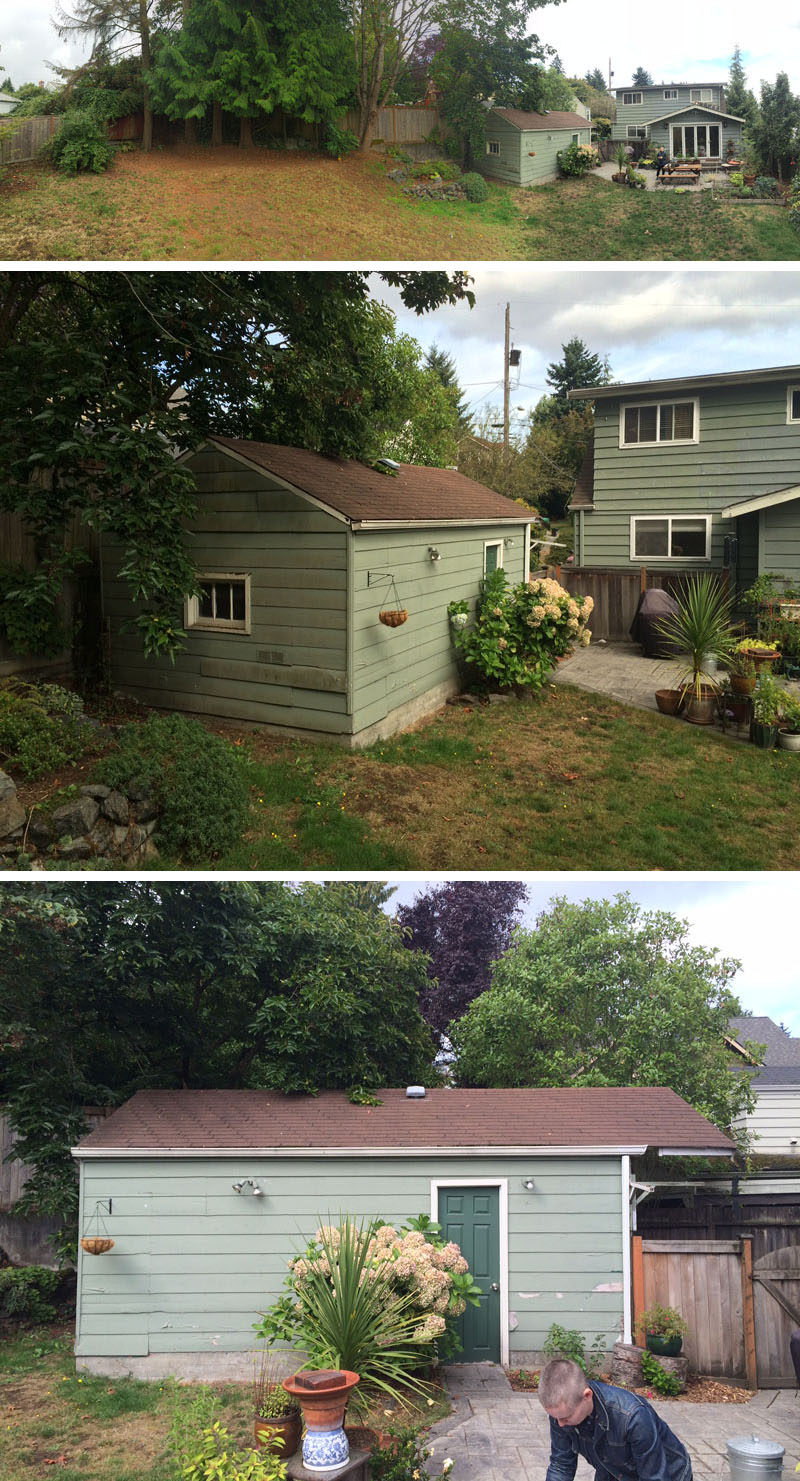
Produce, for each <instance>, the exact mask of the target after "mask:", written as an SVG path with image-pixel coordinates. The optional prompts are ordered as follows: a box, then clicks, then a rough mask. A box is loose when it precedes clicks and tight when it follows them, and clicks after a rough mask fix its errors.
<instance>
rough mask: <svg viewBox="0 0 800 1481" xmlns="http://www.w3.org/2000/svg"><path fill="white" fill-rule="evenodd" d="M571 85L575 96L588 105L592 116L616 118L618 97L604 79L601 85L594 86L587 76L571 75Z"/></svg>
mask: <svg viewBox="0 0 800 1481" xmlns="http://www.w3.org/2000/svg"><path fill="white" fill-rule="evenodd" d="M569 85H570V87H571V88H572V91H573V92H574V94H575V96H576V97H577V98H580V101H581V102H582V103H586V104H587V105H588V107H589V110H590V112H591V115H592V118H612V119H613V118H616V116H617V104H616V99H615V98H614V96H613V94H612V93H610V92H609V91H608V88H607V86H606V84H605V82H604V81H603V82H601V85H600V87H592V86H591V85H590V84H589V83H588V82H587V81H586V78H585V77H570V78H569Z"/></svg>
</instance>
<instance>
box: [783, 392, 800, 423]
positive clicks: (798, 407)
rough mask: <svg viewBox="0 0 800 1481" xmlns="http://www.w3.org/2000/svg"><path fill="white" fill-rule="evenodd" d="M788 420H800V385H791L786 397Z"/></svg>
mask: <svg viewBox="0 0 800 1481" xmlns="http://www.w3.org/2000/svg"><path fill="white" fill-rule="evenodd" d="M786 420H787V422H800V386H790V387H789V393H788V395H787V397H786Z"/></svg>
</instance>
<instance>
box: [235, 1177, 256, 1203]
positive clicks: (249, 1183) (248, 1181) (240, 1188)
mask: <svg viewBox="0 0 800 1481" xmlns="http://www.w3.org/2000/svg"><path fill="white" fill-rule="evenodd" d="M245 1188H251V1189H252V1192H253V1197H254V1198H261V1197H262V1192H263V1190H262V1189H261V1188H259V1186H258V1183H256V1182H255V1181H254V1180H253V1178H239V1179H238V1181H237V1182H235V1183H234V1184H233V1191H234V1193H244V1190H245Z"/></svg>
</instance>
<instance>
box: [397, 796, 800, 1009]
mask: <svg viewBox="0 0 800 1481" xmlns="http://www.w3.org/2000/svg"><path fill="white" fill-rule="evenodd" d="M743 826H746V825H744V824H743ZM446 877H447V876H445V875H440V876H436V879H435V882H436V883H441V882H442V881H443V880H444V879H445V878H446ZM470 877H472V878H474V877H475V876H470ZM501 877H504V878H518V877H519V876H516V875H514V876H511V875H507V876H501ZM386 878H387V881H388V883H389V884H390V885H392V886H396V893H395V894H394V895H393V896H392V899H391V900H390V902H389V904H388V906H387V908H388V909H389V910H390V911H394V909H395V908H396V906H397V904H398V903H400V902H402V903H405V904H408V903H410V902H411V901H412V900H413V899H414V898H415V896H416V895H417V894H419V893H421V892H422V891H423V890H424V889H425V888H426V886H427V885H429V884H430V883H431V882H433V881H431V880H430V879H418V880H416V881H414V882H412V881H411V880H409V878H408V877H407V876H406V877H403V876H393V877H389V876H386ZM524 878H525V880H526V882H527V883H528V886H529V896H530V899H529V903H528V905H527V907H526V909H525V914H524V919H523V924H524V925H525V926H526V927H532V926H533V925H534V924H535V921H536V917H537V916H538V915H539V914H541V912H542V911H544V910H546V909H547V907H548V903H549V902H550V901H551V900H552V899H553V898H554V896H556V895H559V896H561V895H563V896H566V898H567V899H568V900H571V901H580V900H587V899H591V900H611V899H613V898H614V896H615V895H618V894H622V893H623V892H627V894H629V895H630V896H631V898H632V899H633V900H634V901H635V902H636V903H637V904H639V905H641V906H642V908H643V909H645V910H668V911H670V912H671V913H672V914H673V915H676V916H678V918H679V919H680V920H686V921H687V922H688V923H689V937H690V940H691V942H692V944H693V945H695V946H704V947H707V948H711V947H716V948H717V950H718V951H719V952H720V954H721V955H722V956H724V957H734V958H736V959H737V960H738V961H740V962H741V964H742V965H741V970H740V971H739V972H738V973H737V974H736V976H735V977H734V978H733V981H732V983H731V988H732V991H733V992H735V993H736V995H737V996H738V998H739V1000H740V1002H741V1004H742V1009H743V1011H745V1012H751V1013H754V1014H756V1015H766V1017H768V1018H772V1019H774V1021H775V1022H776V1023H783V1024H784V1025H785V1027H786V1028H788V1029H789V1030H790V1032H791V1033H792V1034H793V1035H794V1036H795V1037H800V953H799V952H798V946H797V903H798V881H797V875H796V874H763V875H741V876H739V875H736V876H732V875H727V874H720V875H711V876H703V875H689V874H687V875H649V876H647V875H636V874H619V875H613V874H594V875H584V876H577V875H573V874H557V875H550V876H542V875H526V876H524Z"/></svg>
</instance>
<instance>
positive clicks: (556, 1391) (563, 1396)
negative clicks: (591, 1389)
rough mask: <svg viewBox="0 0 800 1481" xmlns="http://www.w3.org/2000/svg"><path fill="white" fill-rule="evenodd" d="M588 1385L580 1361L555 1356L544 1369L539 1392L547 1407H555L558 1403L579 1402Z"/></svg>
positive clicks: (540, 1378)
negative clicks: (574, 1361)
mask: <svg viewBox="0 0 800 1481" xmlns="http://www.w3.org/2000/svg"><path fill="white" fill-rule="evenodd" d="M587 1386H588V1380H587V1377H586V1374H585V1373H584V1371H583V1369H582V1368H581V1367H580V1366H579V1364H578V1363H573V1362H571V1361H570V1359H569V1358H553V1361H552V1362H551V1363H548V1364H547V1367H546V1368H544V1369H543V1370H542V1373H541V1375H540V1377H539V1389H538V1393H539V1398H540V1400H541V1402H542V1404H543V1405H544V1407H545V1409H554V1408H555V1407H556V1405H557V1404H577V1402H578V1400H579V1399H580V1398H582V1396H583V1393H584V1390H585V1389H586V1388H587Z"/></svg>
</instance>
